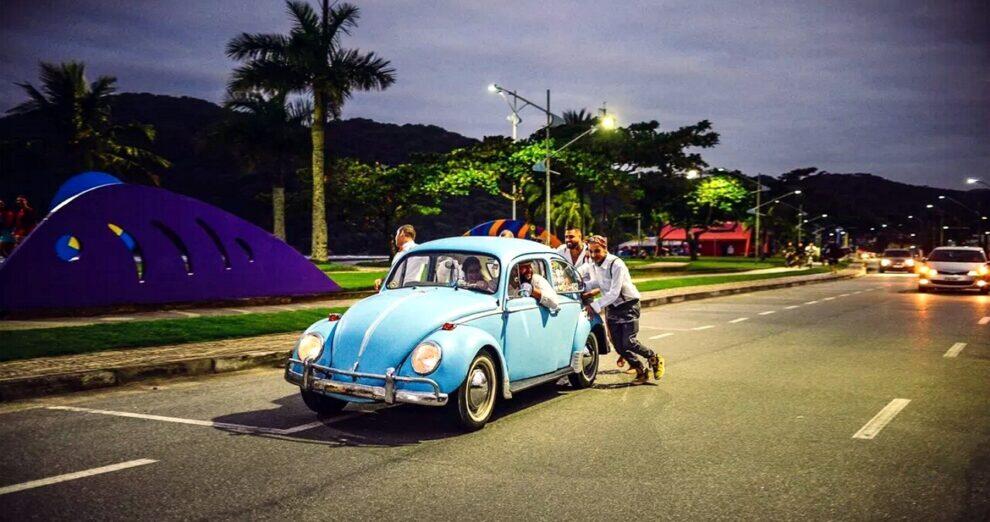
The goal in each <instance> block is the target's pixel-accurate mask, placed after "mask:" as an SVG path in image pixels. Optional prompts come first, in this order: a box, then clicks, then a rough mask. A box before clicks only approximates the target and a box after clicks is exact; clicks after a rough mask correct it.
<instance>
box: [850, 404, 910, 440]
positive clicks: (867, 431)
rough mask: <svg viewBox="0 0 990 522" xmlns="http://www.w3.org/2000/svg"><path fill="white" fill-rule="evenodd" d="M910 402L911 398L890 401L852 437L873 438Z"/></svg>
mask: <svg viewBox="0 0 990 522" xmlns="http://www.w3.org/2000/svg"><path fill="white" fill-rule="evenodd" d="M910 402H911V399H894V400H892V401H890V403H889V404H887V405H886V406H884V408H883V409H882V410H880V413H877V414H876V415H874V416H873V418H872V419H870V422H867V423H866V424H865V425H864V426H863V427H862V428H860V429H859V431H857V432H856V433H854V434H853V436H852V438H854V439H872V438H873V437H876V436H877V434H879V433H880V430H882V429H883V428H884V427H885V426H887V424H890V421H892V420H894V417H896V416H897V414H898V413H900V412H901V410H903V409H904V408H906V407H907V405H908V403H910Z"/></svg>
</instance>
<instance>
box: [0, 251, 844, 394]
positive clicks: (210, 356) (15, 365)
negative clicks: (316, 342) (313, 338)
mask: <svg viewBox="0 0 990 522" xmlns="http://www.w3.org/2000/svg"><path fill="white" fill-rule="evenodd" d="M862 273H863V272H862V270H861V269H848V270H844V271H842V272H839V273H838V274H834V275H833V274H814V275H808V276H802V275H796V276H794V277H780V278H775V279H769V280H760V281H740V282H735V283H723V284H717V285H704V286H697V287H683V288H672V289H668V290H657V291H653V292H644V293H643V294H642V303H643V306H644V307H652V306H660V305H663V304H667V303H677V302H681V301H687V300H693V299H705V298H710V297H719V296H724V295H730V294H736V293H743V292H756V291H760V290H772V289H777V288H785V287H790V286H798V285H806V284H813V283H822V282H828V281H836V280H840V279H848V278H852V277H857V276H859V275H862ZM332 303H333V304H327V303H321V302H314V303H306V305H310V304H312V305H313V307H319V306H346V305H344V304H343V303H342V302H341V301H333V302H332ZM295 306H299V305H298V304H297V305H295ZM259 308H262V307H259ZM298 336H299V332H292V333H284V334H273V335H263V336H257V337H245V338H240V339H225V340H221V341H209V342H202V343H187V344H179V345H172V346H159V347H152V348H137V349H130V350H113V351H106V352H96V353H88V354H80V355H63V356H58V357H38V358H34V359H25V360H17V361H8V362H3V363H0V401H10V400H15V399H23V398H29V397H38V396H42V395H50V394H55V393H65V392H71V391H80V390H87V389H95V388H103V387H108V386H119V385H123V384H127V383H131V382H135V381H140V380H143V379H152V378H162V377H173V376H190V375H202V374H208V373H223V372H229V371H235V370H241V369H245V368H251V367H259V366H271V367H279V366H282V365H283V364H284V363H285V358H286V357H287V356H288V354H289V351H290V350H291V349H292V347H293V345H294V343H295V341H296V339H297V338H298Z"/></svg>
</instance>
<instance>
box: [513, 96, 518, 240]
mask: <svg viewBox="0 0 990 522" xmlns="http://www.w3.org/2000/svg"><path fill="white" fill-rule="evenodd" d="M518 103H519V98H516V97H513V98H512V143H515V142H516V141H518V140H519V138H518V127H519V116H518V114H519V109H518V107H517V104H518ZM516 194H517V192H516V184H515V182H513V183H512V220H513V221H515V220H516Z"/></svg>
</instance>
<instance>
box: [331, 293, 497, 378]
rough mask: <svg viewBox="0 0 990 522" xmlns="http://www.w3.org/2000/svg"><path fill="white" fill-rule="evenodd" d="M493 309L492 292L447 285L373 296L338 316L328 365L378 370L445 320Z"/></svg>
mask: <svg viewBox="0 0 990 522" xmlns="http://www.w3.org/2000/svg"><path fill="white" fill-rule="evenodd" d="M496 308H498V302H497V301H496V298H495V296H494V295H487V294H481V293H478V292H473V291H471V290H463V289H460V290H458V289H453V288H447V287H420V288H402V289H398V290H388V291H385V292H382V293H379V294H375V295H373V296H371V297H369V298H367V299H364V300H362V301H360V302H358V303H357V304H355V305H354V306H352V307H351V308H350V309H348V310H347V313H345V314H344V315H343V317H341V319H340V323H339V324H338V325H337V328H336V329H335V331H334V335H333V341H332V343H331V351H330V365H331V366H332V367H333V368H337V369H339V370H345V371H359V372H363V373H376V374H381V373H384V372H385V369H386V368H399V366H400V364H402V361H403V360H405V358H406V356H407V355H408V354H409V352H410V351H411V350H412V349H413V348H415V347H416V344H417V343H419V341H420V340H422V339H423V338H424V337H426V336H427V335H428V334H430V333H432V332H434V331H436V330H437V329H439V328H440V326H442V325H443V324H444V323H446V322H452V321H456V320H458V319H460V318H462V317H465V316H468V315H471V314H476V313H479V312H485V311H491V310H495V309H496Z"/></svg>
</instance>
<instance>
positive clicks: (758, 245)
mask: <svg viewBox="0 0 990 522" xmlns="http://www.w3.org/2000/svg"><path fill="white" fill-rule="evenodd" d="M762 176H763V174H762V173H758V174H757V175H756V241H755V242H754V244H753V246H754V251H753V257H754V258H757V259H759V258H760V256H761V255H762V254H763V250H762V249H763V242H762V241H760V210H759V209H760V196H761V195H763V185H762V184H760V177H762Z"/></svg>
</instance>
